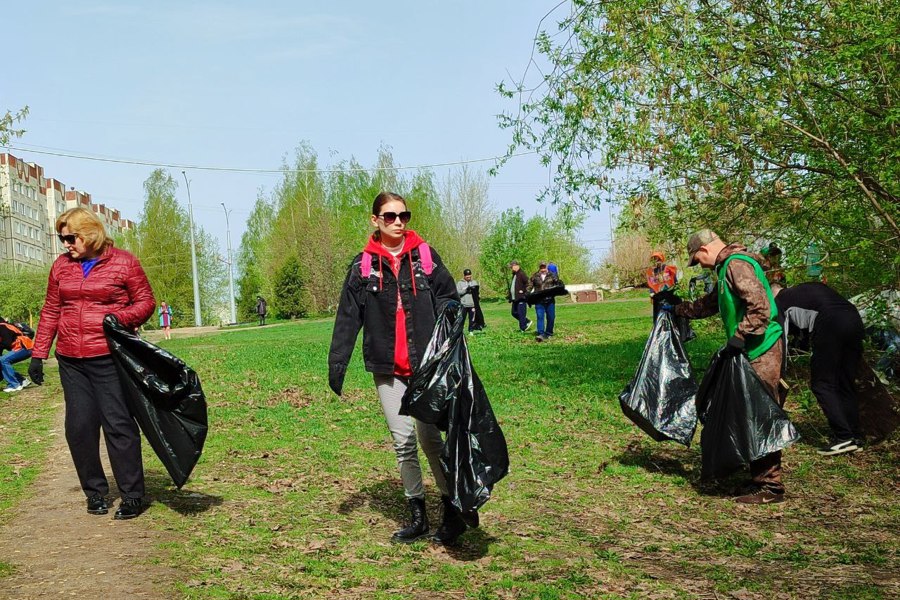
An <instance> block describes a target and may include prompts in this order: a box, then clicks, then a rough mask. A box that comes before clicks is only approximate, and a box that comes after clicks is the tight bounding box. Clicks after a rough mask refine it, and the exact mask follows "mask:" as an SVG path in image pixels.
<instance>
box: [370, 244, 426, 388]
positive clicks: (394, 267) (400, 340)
mask: <svg viewBox="0 0 900 600" xmlns="http://www.w3.org/2000/svg"><path fill="white" fill-rule="evenodd" d="M423 243H425V240H423V239H422V238H421V237H420V236H419V234H418V233H416V232H415V231H412V230H407V231H404V232H403V249H402V250H400V254H398V255H397V256H394V255H393V254H391V253H390V252H388V250H387V249H386V248H385V247H384V246H383V245H382V244H381V242H380V241H378V240H376V239H375V238H374V237H371V238H369V243H368V244H366V247H365V249H364V250H363V252H368V253H369V254H371V255H372V256H373V261H372V262H373V263H375V262H376V261H377V265H378V267H377V271H378V272H379V274H380V273H381V265H382V264H384V263H387V264H388V265H389V266H390V268H391V272H393V274H394V279H399V276H400V265H401V263H402V262H403V260H404V259H406V260H409V272H410V279H412V285H413V293H414V294H415V291H416V288H415V285H416V278H415V276H414V275H413V265H412V254H411V252H412V251H413V249H415V248H418V247H419V246H420V245H421V244H423ZM375 270H376V268H375V267H374V265H373V272H374V271H375ZM380 277H381V281H384V278H383V276H380ZM394 339H395V340H396V343H395V345H394V375H398V376H400V377H410V376H411V375H412V367H411V366H410V364H409V346H408V344H407V341H406V339H407V336H406V309H404V308H403V302H402V301H401V298H400V286H397V317H396V319H395V321H394Z"/></svg>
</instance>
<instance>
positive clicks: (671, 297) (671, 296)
mask: <svg viewBox="0 0 900 600" xmlns="http://www.w3.org/2000/svg"><path fill="white" fill-rule="evenodd" d="M651 302H653V322H654V323H656V318H657V317H658V316H659V313H660V312H663V311H662V306H663V304H671V305H672V306H678V305H679V304H681V303H682V302H683V300H682V299H681V298H680V297H679V296H678V294H676V293H675V292H673V291H672V290H665V291H663V292H658V293H656V294H653V296H652V298H651ZM672 322H673V323H674V324H675V330H676V331H677V332H678V337H680V338H681V341H682V342H684V343H687V342H690V341H691V340H693V339H694V338H695V337H697V334H696V333H695V332H694V328H693V327H691V320H690V319H685V318H683V317H678V316H675V315H672Z"/></svg>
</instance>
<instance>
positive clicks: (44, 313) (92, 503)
mask: <svg viewBox="0 0 900 600" xmlns="http://www.w3.org/2000/svg"><path fill="white" fill-rule="evenodd" d="M56 232H57V234H58V237H59V241H60V242H61V243H62V244H63V247H64V248H65V249H66V252H65V253H64V254H62V255H60V256H59V257H58V258H57V259H56V260H55V261H54V262H53V266H52V267H50V276H49V278H48V281H47V297H46V299H45V300H44V308H43V309H42V310H41V320H40V322H39V323H38V329H37V335H36V336H35V340H34V351H33V355H32V357H31V365H30V366H29V367H28V375H29V377H31V380H32V381H34V383H36V384H39V385H40V384H42V383H43V382H44V360H45V359H46V358H47V357H48V356H49V355H50V348H51V347H52V346H53V340H54V338H55V339H56V358H57V360H58V361H59V379H60V381H61V383H62V389H63V395H64V397H65V404H66V419H65V429H66V441H67V442H68V443H69V450H70V452H71V453H72V460H73V462H74V463H75V470H76V471H77V472H78V479H79V481H80V482H81V489H82V490H83V491H84V494H85V496H87V511H88V513H90V514H93V515H105V514H106V513H107V512H109V502H108V500H107V498H106V496H107V494H108V493H109V481H108V480H107V478H106V474H105V473H104V471H103V464H102V463H101V462H100V445H99V444H100V430H101V429H102V430H103V436H104V437H105V438H106V449H107V453H108V455H109V463H110V465H111V466H112V470H113V474H114V475H115V478H116V484H117V485H118V486H119V491H120V492H121V494H122V502H121V504H120V505H119V508H118V510H117V511H116V514H115V518H116V519H131V518H134V517H136V516H138V515H139V514H141V512H142V511H143V510H144V504H143V497H144V467H143V462H142V459H141V434H140V431H139V430H138V426H137V423H136V422H135V420H134V417H133V416H132V415H131V412H130V410H129V409H128V404H127V402H126V400H125V395H124V394H123V392H122V384H121V382H120V380H119V374H118V372H117V371H116V366H115V363H113V359H112V356H111V355H110V352H109V346H108V345H107V343H106V335H105V333H104V332H103V318H104V317H105V316H106V315H112V316H114V317H115V318H116V319H118V320H119V323H121V324H122V325H123V326H124V327H127V328H130V329H137V328H138V327H140V326H141V324H143V323H144V322H145V321H146V320H147V319H149V318H150V317H151V316H152V315H153V312H154V310H155V308H156V300H155V299H154V298H153V290H151V289H150V282H149V281H147V275H146V273H144V269H143V268H142V267H141V263H140V262H139V261H138V259H137V258H135V257H134V256H133V255H132V254H130V253H128V252H126V251H124V250H119V249H118V248H115V247H114V246H113V242H112V239H110V238H108V237H107V235H106V231H105V230H104V228H103V222H102V221H100V219H99V218H98V217H97V216H96V215H95V214H94V213H93V212H91V211H89V210H86V209H84V208H80V207H79V208H72V209H69V210H67V211H66V212H64V213H62V214H61V215H60V216H59V217H58V218H57V219H56ZM48 510H57V511H58V510H65V507H64V506H63V505H60V504H59V502H57V501H53V500H51V501H50V504H49V505H48Z"/></svg>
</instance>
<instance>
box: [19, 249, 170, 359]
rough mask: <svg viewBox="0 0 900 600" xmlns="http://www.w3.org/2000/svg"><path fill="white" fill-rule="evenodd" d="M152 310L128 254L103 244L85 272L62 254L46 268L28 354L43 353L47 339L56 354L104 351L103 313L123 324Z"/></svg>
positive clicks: (142, 276) (149, 293) (134, 323)
mask: <svg viewBox="0 0 900 600" xmlns="http://www.w3.org/2000/svg"><path fill="white" fill-rule="evenodd" d="M155 309H156V299H155V298H154V297H153V290H152V289H150V282H149V281H147V274H146V273H144V269H143V268H142V267H141V263H140V261H138V259H137V257H135V256H134V255H133V254H131V253H129V252H126V251H125V250H120V249H118V248H114V247H113V246H109V247H107V249H106V250H104V252H103V254H101V255H100V260H99V261H98V262H97V264H96V265H94V268H93V269H92V270H91V272H90V273H88V276H87V277H85V276H84V274H83V273H82V271H81V263H80V262H79V261H77V260H74V259H73V258H71V257H70V256H69V255H68V254H63V255H61V256H60V257H59V258H57V259H56V261H55V262H54V263H53V266H52V267H51V268H50V277H49V279H48V281H47V298H46V300H45V301H44V308H43V309H41V320H40V322H39V323H38V329H37V335H36V336H35V338H34V349H33V351H32V357H34V358H47V357H48V356H49V354H50V347H51V346H52V345H53V338H56V354H58V355H61V356H65V357H67V358H93V357H96V356H105V355H107V354H109V346H107V345H106V336H105V335H104V334H103V317H104V316H106V315H108V314H112V315H115V316H116V318H117V319H119V322H120V323H122V325H124V326H125V327H128V328H137V327H139V326H140V325H141V324H143V323H144V321H146V320H147V319H149V318H150V315H152V314H153V311H154V310H155Z"/></svg>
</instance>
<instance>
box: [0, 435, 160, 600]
mask: <svg viewBox="0 0 900 600" xmlns="http://www.w3.org/2000/svg"><path fill="white" fill-rule="evenodd" d="M54 432H55V433H56V434H57V435H56V440H57V441H56V443H55V444H54V445H53V447H52V449H51V450H50V453H49V455H48V458H47V463H46V465H45V467H44V470H43V472H42V473H41V475H40V476H39V477H38V479H37V480H36V481H35V483H34V486H33V491H34V495H33V496H32V497H31V498H30V499H29V500H26V501H24V502H22V504H21V505H20V506H18V507H16V508H15V509H14V511H13V513H12V515H11V518H10V519H9V522H8V523H7V524H6V525H5V526H3V527H2V528H0V560H2V561H3V562H6V563H9V564H11V565H12V566H13V568H14V572H13V573H12V574H11V575H10V576H8V577H3V578H0V598H4V599H6V600H32V599H40V598H65V597H76V598H152V599H154V600H160V599H165V598H171V597H173V596H172V594H171V591H170V588H171V585H170V582H172V581H174V580H176V573H174V572H173V571H172V570H171V569H168V568H166V567H163V566H160V565H158V564H154V559H155V558H157V553H158V552H159V550H158V548H159V543H160V542H162V541H163V540H162V539H161V534H160V533H158V532H156V531H153V529H152V528H151V527H150V526H149V524H148V522H147V521H148V520H149V519H150V518H152V516H151V515H150V514H148V513H146V512H145V513H144V514H143V515H141V516H140V517H138V518H137V519H131V520H129V521H116V520H114V519H113V513H114V512H115V507H116V506H117V504H118V502H116V505H114V506H113V507H112V508H111V509H110V511H109V514H107V515H89V514H88V513H87V511H86V504H85V497H84V493H83V492H82V491H81V486H80V485H79V484H78V477H77V475H76V474H75V467H74V466H73V464H72V458H71V456H70V455H69V449H68V446H67V445H66V441H65V435H64V433H63V424H62V418H61V417H60V419H59V420H58V422H57V425H56V429H55V430H54ZM100 445H101V448H102V449H103V452H104V457H103V458H104V463H105V464H107V465H108V461H107V459H106V456H105V444H104V443H102V442H101V444H100ZM106 472H107V474H110V473H111V470H110V469H109V467H108V466H107V467H106ZM110 487H111V488H112V489H113V490H115V489H116V488H115V482H113V481H111V482H110ZM149 510H150V512H151V513H152V511H153V507H152V506H151V507H150V509H149Z"/></svg>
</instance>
